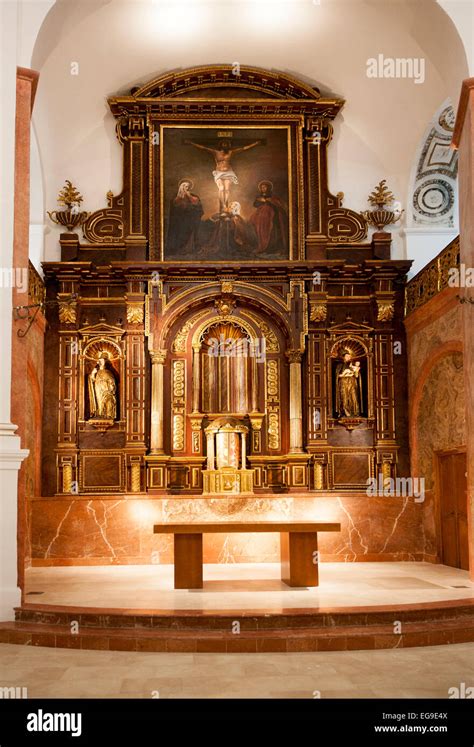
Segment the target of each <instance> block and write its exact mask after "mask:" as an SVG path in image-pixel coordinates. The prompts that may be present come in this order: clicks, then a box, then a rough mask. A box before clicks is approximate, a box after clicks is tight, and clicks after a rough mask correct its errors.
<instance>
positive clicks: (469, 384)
mask: <svg viewBox="0 0 474 747" xmlns="http://www.w3.org/2000/svg"><path fill="white" fill-rule="evenodd" d="M453 146H454V147H455V148H458V150H459V213H460V215H459V221H460V244H461V264H464V265H465V266H466V269H467V268H472V267H474V78H469V79H467V80H465V81H463V84H462V89H461V98H460V101H459V107H458V113H457V118H456V126H455V129H454V135H453ZM459 295H460V296H461V298H462V300H463V301H464V303H463V305H462V308H463V338H464V339H463V346H464V376H465V383H466V390H465V394H466V430H467V444H466V447H467V501H468V506H467V513H468V536H469V572H470V576H471V579H472V580H474V292H473V289H472V288H461V289H460V293H459Z"/></svg>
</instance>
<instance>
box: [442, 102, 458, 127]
mask: <svg viewBox="0 0 474 747" xmlns="http://www.w3.org/2000/svg"><path fill="white" fill-rule="evenodd" d="M455 121H456V115H455V113H454V109H453V107H452V106H447V107H446V109H443V111H442V112H441V114H440V115H439V119H438V122H439V124H440V126H441V127H442V128H443V130H446V131H447V132H453V131H454V123H455Z"/></svg>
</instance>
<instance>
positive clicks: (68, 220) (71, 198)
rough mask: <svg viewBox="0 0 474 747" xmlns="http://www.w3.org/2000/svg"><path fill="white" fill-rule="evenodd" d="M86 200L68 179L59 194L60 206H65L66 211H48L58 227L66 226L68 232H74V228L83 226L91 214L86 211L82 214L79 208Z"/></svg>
mask: <svg viewBox="0 0 474 747" xmlns="http://www.w3.org/2000/svg"><path fill="white" fill-rule="evenodd" d="M83 200H84V198H83V197H82V195H81V194H80V192H79V190H77V189H76V187H75V186H74V185H73V184H72V182H71V181H70V180H69V179H66V183H65V186H64V187H63V188H62V190H61V191H60V192H59V194H58V204H59V205H65V206H66V209H65V210H52V211H51V212H50V211H49V210H48V211H47V212H48V215H49V217H50V218H51V220H52V221H53V223H56V224H57V225H58V226H59V225H61V226H64V227H65V228H67V230H68V231H72V230H73V229H74V228H78V227H79V226H82V225H83V224H84V223H85V222H86V220H87V219H88V217H89V215H90V213H86V212H85V211H83V212H80V211H79V206H80V204H81V202H83Z"/></svg>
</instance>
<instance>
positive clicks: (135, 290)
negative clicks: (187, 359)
mask: <svg viewBox="0 0 474 747" xmlns="http://www.w3.org/2000/svg"><path fill="white" fill-rule="evenodd" d="M144 302H145V294H144V292H143V288H142V283H141V282H139V281H136V280H135V281H129V283H128V292H127V297H126V303H127V334H126V338H125V341H126V361H125V364H126V384H127V396H126V413H124V414H125V415H126V421H127V447H142V449H143V450H144V448H145V331H144Z"/></svg>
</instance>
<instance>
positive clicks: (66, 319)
mask: <svg viewBox="0 0 474 747" xmlns="http://www.w3.org/2000/svg"><path fill="white" fill-rule="evenodd" d="M60 296H61V294H60V293H59V294H58V299H60ZM58 314H59V321H60V322H61V323H62V324H75V323H76V321H77V302H76V301H61V300H59V304H58Z"/></svg>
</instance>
